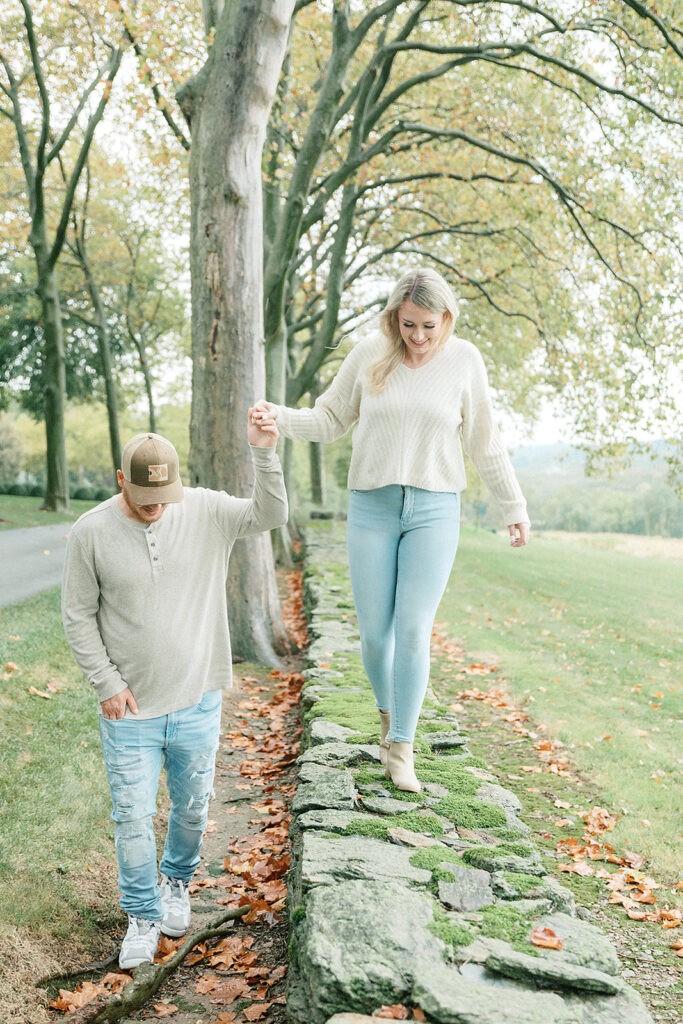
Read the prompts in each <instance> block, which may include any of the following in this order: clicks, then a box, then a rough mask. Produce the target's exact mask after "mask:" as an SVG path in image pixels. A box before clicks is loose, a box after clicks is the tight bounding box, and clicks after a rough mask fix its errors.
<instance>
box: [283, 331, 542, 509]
mask: <svg viewBox="0 0 683 1024" xmlns="http://www.w3.org/2000/svg"><path fill="white" fill-rule="evenodd" d="M385 351H386V341H385V339H384V338H383V337H382V336H379V337H373V338H368V339H365V340H363V341H361V342H359V343H358V344H357V345H356V346H355V348H354V349H353V350H352V351H351V353H350V354H349V355H348V356H347V358H346V359H345V360H344V362H343V363H342V366H341V367H340V369H339V372H338V373H337V375H336V377H335V378H334V380H333V381H332V383H331V384H330V387H329V388H328V389H327V391H326V392H325V393H324V394H323V395H321V396H320V398H319V399H318V400H317V402H316V403H315V406H314V408H312V409H289V408H287V407H286V406H283V405H281V406H278V415H277V425H278V428H279V430H280V433H282V434H283V435H284V436H285V437H291V438H297V439H300V440H304V441H322V442H323V443H327V442H329V441H335V440H336V439H337V438H339V437H341V436H342V435H343V434H345V433H346V432H347V430H349V429H350V428H351V427H352V426H353V425H354V424H357V426H356V429H355V431H354V434H353V452H352V456H351V466H350V469H349V487H350V488H352V489H356V490H361V491H365V490H372V489H374V488H376V487H384V486H386V485H387V484H401V485H403V486H410V487H419V488H422V489H424V490H428V491H462V490H463V489H464V488H465V487H466V486H467V479H466V476H465V464H464V460H463V454H462V446H461V440H462V445H464V448H465V451H466V452H467V454H468V455H469V457H470V458H471V459H472V462H473V463H474V465H475V466H476V467H477V470H478V472H479V475H480V476H481V478H482V480H483V481H484V483H485V485H486V487H487V488H488V490H489V491H490V492H491V494H492V495H493V497H494V498H495V499H496V500H497V501H498V503H499V504H500V507H501V510H502V513H503V519H504V522H505V525H506V526H508V525H510V524H511V523H524V522H529V518H528V515H527V510H526V502H525V500H524V496H523V494H522V491H521V489H520V486H519V483H518V482H517V478H516V476H515V472H514V469H513V468H512V464H511V462H510V457H509V455H508V453H507V450H506V448H505V445H504V444H503V441H502V439H501V437H500V434H499V432H498V429H497V427H496V424H495V422H494V419H493V410H492V408H491V399H490V394H489V387H488V380H487V376H486V368H485V366H484V361H483V359H482V357H481V355H480V353H479V350H478V349H477V348H476V347H475V346H474V345H472V344H471V342H469V341H465V340H464V339H462V338H456V337H454V336H451V337H450V338H449V339H448V340H447V341H446V342H445V343H444V345H443V346H442V347H441V348H440V349H439V351H438V352H437V353H436V355H434V356H433V357H432V358H431V359H430V360H429V361H428V362H427V363H425V364H424V365H423V366H420V367H418V368H417V369H411V368H410V367H408V366H406V365H401V366H399V367H398V369H396V370H395V371H394V372H393V373H392V374H391V375H390V376H389V378H388V380H387V383H386V386H385V388H384V390H383V391H381V392H379V394H374V393H371V391H370V385H369V377H368V373H367V370H368V368H369V367H371V366H372V365H373V364H374V363H375V362H376V361H377V359H378V358H379V357H380V356H381V355H382V354H383V352H385Z"/></svg>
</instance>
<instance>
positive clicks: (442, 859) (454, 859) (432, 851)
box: [410, 846, 462, 871]
mask: <svg viewBox="0 0 683 1024" xmlns="http://www.w3.org/2000/svg"><path fill="white" fill-rule="evenodd" d="M410 863H411V864H412V865H413V867H414V868H425V869H426V870H427V871H435V870H436V869H437V868H438V866H439V864H460V865H462V860H461V859H460V856H459V855H458V854H457V853H456V852H455V850H451V849H449V848H448V847H447V846H430V847H429V848H428V849H426V850H417V851H416V852H415V853H414V854H413V855H412V857H411V858H410Z"/></svg>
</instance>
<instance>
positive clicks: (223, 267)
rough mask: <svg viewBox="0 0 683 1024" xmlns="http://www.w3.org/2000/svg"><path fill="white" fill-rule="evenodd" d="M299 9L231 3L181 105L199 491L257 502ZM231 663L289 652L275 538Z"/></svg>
mask: <svg viewBox="0 0 683 1024" xmlns="http://www.w3.org/2000/svg"><path fill="white" fill-rule="evenodd" d="M293 9H294V0H228V2H227V3H226V4H225V5H224V7H223V9H222V11H221V13H220V17H219V19H218V23H217V25H216V35H215V38H214V42H213V46H212V48H211V52H210V55H209V58H208V60H207V62H206V64H205V65H204V67H203V68H202V70H201V72H200V73H199V75H198V76H197V77H196V78H195V79H193V80H192V81H191V82H188V83H187V84H186V85H185V86H184V87H183V89H182V90H181V91H180V93H179V96H178V99H179V102H180V103H181V106H182V108H183V111H184V113H185V115H186V117H187V118H188V121H189V123H190V128H191V132H192V149H191V154H190V190H191V197H192V225H191V271H192V362H193V373H192V417H191V424H190V474H191V480H192V483H193V484H202V485H205V486H208V487H215V488H224V489H226V490H228V491H230V492H231V493H233V494H238V495H246V494H249V493H250V490H251V486H252V482H253V478H252V470H251V461H250V458H249V452H248V446H247V439H246V428H247V409H248V408H249V406H250V405H251V404H252V403H253V402H254V401H255V400H256V399H257V398H259V397H261V396H262V395H263V394H264V393H265V383H266V381H265V358H264V355H265V354H264V341H263V225H262V200H261V195H262V192H261V156H262V150H263V143H264V139H265V132H266V124H267V119H268V114H269V112H270V106H271V103H272V100H273V97H274V95H275V89H276V86H277V80H278V75H279V71H280V68H281V66H282V61H283V59H284V55H285V47H286V43H287V35H288V30H289V23H290V19H291V16H292V13H293ZM228 610H229V616H230V631H231V635H232V640H233V649H234V651H235V654H237V655H238V656H240V657H242V658H248V659H255V660H258V661H262V662H265V663H270V664H274V663H276V662H277V653H281V652H282V651H283V650H284V649H285V647H286V644H287V637H286V632H285V629H284V625H283V623H282V617H281V614H280V607H279V600H278V595H277V586H276V580H275V567H274V563H273V554H272V548H271V543H270V537H269V536H267V535H263V534H261V535H259V536H257V537H253V538H248V539H246V540H244V541H241V542H240V543H239V544H237V545H236V546H235V550H234V552H233V555H232V560H231V569H230V577H229V580H228Z"/></svg>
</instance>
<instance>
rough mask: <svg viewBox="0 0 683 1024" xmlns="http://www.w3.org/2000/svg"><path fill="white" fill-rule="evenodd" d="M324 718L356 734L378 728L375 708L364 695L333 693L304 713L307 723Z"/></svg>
mask: <svg viewBox="0 0 683 1024" xmlns="http://www.w3.org/2000/svg"><path fill="white" fill-rule="evenodd" d="M314 718H325V719H327V720H328V721H330V722H336V723H337V725H345V726H346V727H347V728H348V729H356V730H357V731H358V732H363V733H366V732H373V731H374V730H375V729H376V728H377V727H378V724H379V722H378V715H377V708H376V707H375V706H374V704H372V702H371V701H370V699H368V698H367V697H366V696H365V695H364V694H355V693H333V694H330V695H325V696H324V697H322V698H321V699H320V700H317V701H316V702H315V704H314V705H313V706H312V707H311V708H310V709H309V710H308V711H307V712H306V714H305V715H304V719H305V720H306V721H308V722H310V721H312V720H313V719H314Z"/></svg>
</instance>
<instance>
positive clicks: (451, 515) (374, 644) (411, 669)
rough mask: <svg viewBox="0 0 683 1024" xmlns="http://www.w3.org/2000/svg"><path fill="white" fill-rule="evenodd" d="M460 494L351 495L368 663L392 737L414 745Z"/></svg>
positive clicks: (351, 534)
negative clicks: (389, 713)
mask: <svg viewBox="0 0 683 1024" xmlns="http://www.w3.org/2000/svg"><path fill="white" fill-rule="evenodd" d="M459 532H460V495H459V494H455V493H452V492H442V491H425V490H421V489H420V488H418V487H401V486H400V485H398V484H391V485H390V486H388V487H378V488H376V489H375V490H370V491H351V495H350V499H349V516H348V523H347V539H348V548H349V569H350V573H351V586H352V588H353V598H354V601H355V603H356V612H357V615H358V627H359V630H360V640H361V653H362V656H363V665H364V666H365V671H366V672H367V674H368V679H369V680H370V685H371V686H372V690H373V693H374V695H375V700H376V702H377V707H378V708H381V709H382V710H383V711H386V710H387V709H389V710H390V712H391V731H390V732H389V739H390V740H393V741H395V742H403V743H412V742H413V739H414V737H415V729H416V726H417V720H418V718H419V715H420V709H421V707H422V701H423V700H424V695H425V690H426V689H427V682H428V680H429V644H430V638H431V632H432V626H433V624H434V616H435V615H436V610H437V608H438V606H439V601H440V600H441V597H442V595H443V592H444V590H445V588H446V583H447V582H448V577H449V575H450V571H451V568H452V566H453V560H454V558H455V552H456V550H457V547H458V536H459Z"/></svg>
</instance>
